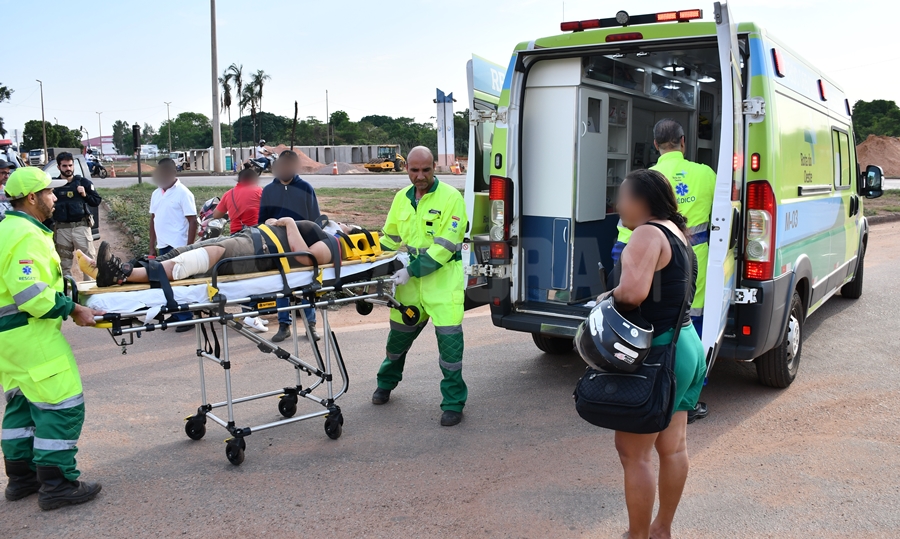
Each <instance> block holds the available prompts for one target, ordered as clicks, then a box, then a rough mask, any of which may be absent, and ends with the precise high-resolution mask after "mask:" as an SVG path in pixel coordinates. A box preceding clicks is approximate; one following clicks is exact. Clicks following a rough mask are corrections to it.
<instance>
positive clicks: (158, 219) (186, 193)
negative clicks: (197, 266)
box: [150, 180, 197, 249]
mask: <svg viewBox="0 0 900 539" xmlns="http://www.w3.org/2000/svg"><path fill="white" fill-rule="evenodd" d="M150 214H151V215H153V230H154V232H156V248H157V249H164V248H166V247H172V248H177V247H181V246H184V245H187V243H188V221H187V218H188V217H194V218H196V215H197V205H196V204H195V202H194V194H193V193H191V190H190V189H188V188H187V187H185V186H184V184H183V183H181V181H180V180H175V184H174V185H172V187H170V188H168V189H166V190H163V188H162V187H158V188H157V189H156V191H153V196H151V197H150Z"/></svg>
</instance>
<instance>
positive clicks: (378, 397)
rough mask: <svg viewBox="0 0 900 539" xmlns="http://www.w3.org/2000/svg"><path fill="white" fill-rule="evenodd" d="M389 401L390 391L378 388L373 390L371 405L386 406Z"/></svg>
mask: <svg viewBox="0 0 900 539" xmlns="http://www.w3.org/2000/svg"><path fill="white" fill-rule="evenodd" d="M389 400H391V390H390V389H381V388H380V387H379V388H377V389H375V393H372V404H387V401H389Z"/></svg>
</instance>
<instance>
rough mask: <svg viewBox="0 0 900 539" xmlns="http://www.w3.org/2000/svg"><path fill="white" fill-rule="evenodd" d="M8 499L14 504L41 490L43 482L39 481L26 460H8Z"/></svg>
mask: <svg viewBox="0 0 900 539" xmlns="http://www.w3.org/2000/svg"><path fill="white" fill-rule="evenodd" d="M3 460H4V461H5V462H6V477H9V482H8V483H6V499H7V500H9V501H11V502H14V501H16V500H21V499H22V498H25V497H27V496H31V495H32V494H34V493H35V492H37V491H38V490H40V488H41V482H40V481H38V480H37V473H35V471H34V470H32V469H31V467H29V465H28V461H25V460H6V459H3Z"/></svg>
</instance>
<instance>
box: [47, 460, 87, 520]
mask: <svg viewBox="0 0 900 539" xmlns="http://www.w3.org/2000/svg"><path fill="white" fill-rule="evenodd" d="M37 477H38V480H40V482H41V490H40V492H39V493H38V505H39V506H40V508H41V509H43V510H44V511H49V510H51V509H59V508H60V507H64V506H66V505H77V504H79V503H84V502H89V501H91V500H93V499H94V498H95V497H97V494H98V493H99V492H100V488H101V487H100V484H99V483H88V482H87V481H69V480H68V479H66V478H65V476H64V475H63V474H62V471H60V469H59V468H57V467H56V466H38V467H37Z"/></svg>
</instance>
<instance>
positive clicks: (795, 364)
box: [755, 290, 804, 388]
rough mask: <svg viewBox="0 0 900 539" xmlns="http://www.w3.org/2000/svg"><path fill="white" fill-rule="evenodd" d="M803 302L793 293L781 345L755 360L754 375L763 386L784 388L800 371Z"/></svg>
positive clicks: (798, 295) (795, 292)
mask: <svg viewBox="0 0 900 539" xmlns="http://www.w3.org/2000/svg"><path fill="white" fill-rule="evenodd" d="M803 314H804V313H803V302H802V301H801V300H800V294H799V293H797V291H796V290H795V291H794V296H793V297H792V298H791V311H790V316H788V320H787V327H786V328H785V330H784V339H782V341H781V344H779V345H778V346H776V347H775V348H773V349H771V350H769V351H768V352H766V353H765V354H763V355H761V356H759V357H758V358H756V361H755V363H756V375H757V376H758V377H759V382H760V383H761V384H762V385H764V386H769V387H777V388H785V387H787V386H789V385H791V382H793V381H794V378H796V377H797V371H798V370H799V369H800V353H801V352H802V351H803V322H804V315H803Z"/></svg>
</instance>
